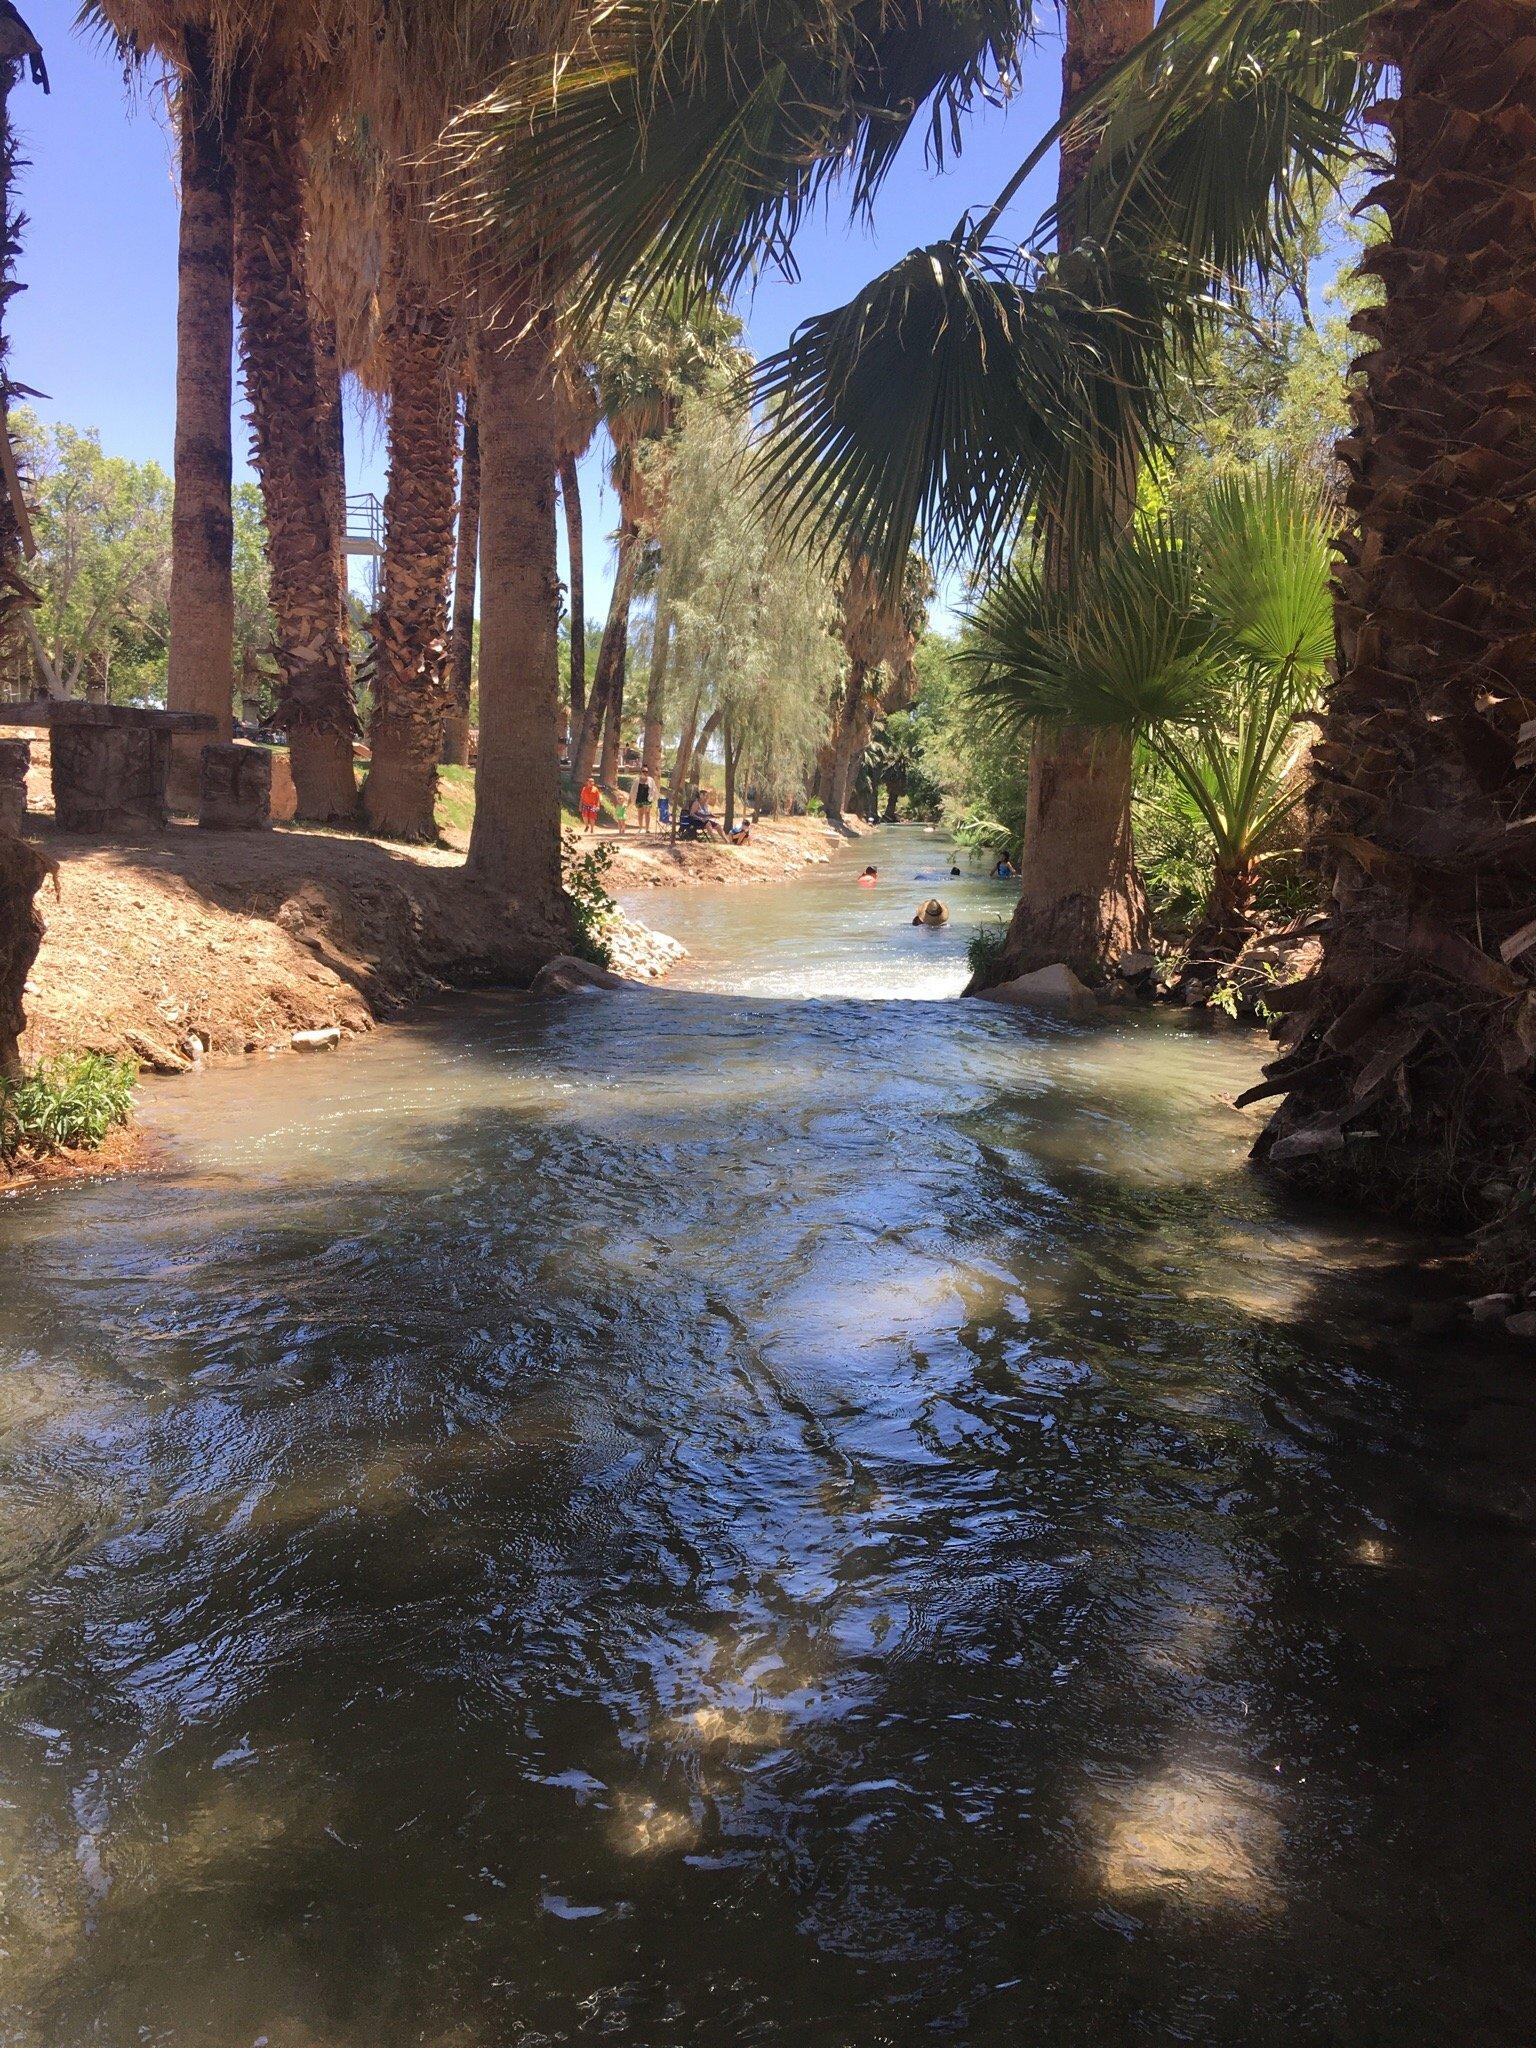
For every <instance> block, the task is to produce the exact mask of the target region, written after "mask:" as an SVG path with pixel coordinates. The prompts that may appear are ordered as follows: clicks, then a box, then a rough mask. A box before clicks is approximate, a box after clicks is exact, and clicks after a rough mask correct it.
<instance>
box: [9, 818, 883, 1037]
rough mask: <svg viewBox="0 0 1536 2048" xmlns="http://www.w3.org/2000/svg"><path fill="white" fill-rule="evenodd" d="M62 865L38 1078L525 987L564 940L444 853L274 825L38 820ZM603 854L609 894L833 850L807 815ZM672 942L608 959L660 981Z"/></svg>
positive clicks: (631, 934) (660, 939) (40, 966)
mask: <svg viewBox="0 0 1536 2048" xmlns="http://www.w3.org/2000/svg"><path fill="white" fill-rule="evenodd" d="M32 827H33V831H34V834H35V837H36V840H37V844H38V845H39V846H40V847H41V849H42V851H43V852H44V853H45V854H46V855H47V856H48V858H49V859H50V860H52V861H54V862H55V863H56V864H57V866H58V884H57V890H56V891H55V890H54V889H53V888H52V887H50V886H48V885H46V884H45V886H44V889H43V893H42V895H41V896H40V897H39V899H38V900H39V905H40V908H41V909H42V912H43V916H44V918H45V920H46V922H47V926H48V932H47V936H46V938H45V939H44V941H43V946H42V950H41V952H40V953H39V955H38V958H37V964H36V966H35V967H34V968H33V971H32V977H31V980H30V981H29V982H28V984H27V994H26V1010H27V1034H26V1037H25V1039H24V1040H23V1044H22V1056H23V1058H24V1059H26V1060H27V1061H28V1063H29V1064H30V1063H31V1062H34V1061H36V1060H40V1059H47V1058H51V1057H54V1056H56V1055H59V1054H63V1053H71V1052H79V1051H94V1052H105V1053H131V1054H133V1056H134V1057H135V1058H136V1059H138V1061H139V1062H140V1064H141V1065H143V1066H146V1067H150V1068H153V1069H155V1070H157V1071H159V1072H162V1073H176V1072H180V1071H182V1070H183V1069H184V1068H186V1067H188V1066H190V1065H191V1064H192V1063H193V1062H194V1061H196V1060H198V1059H203V1058H206V1059H210V1060H220V1059H231V1058H238V1057H240V1056H241V1055H243V1054H247V1053H261V1052H275V1051H279V1050H287V1049H288V1048H289V1047H290V1046H291V1045H292V1043H293V1039H294V1034H295V1033H296V1032H308V1031H327V1030H330V1029H332V1028H336V1029H339V1030H340V1031H341V1032H342V1033H344V1034H348V1035H350V1034H354V1033H357V1032H363V1031H368V1030H371V1029H372V1027H373V1025H374V1023H375V1022H376V1021H378V1020H379V1019H380V1018H385V1017H390V1016H393V1015H396V1014H397V1013H398V1012H399V1011H401V1010H402V1009H404V1008H405V1007H406V1005H408V1004H409V1003H412V1002H414V1001H416V1000H418V999H419V998H421V997H422V996H425V995H430V994H432V993H435V992H436V991H438V990H440V989H442V988H445V987H448V988H464V987H472V986H476V985H483V984H495V983H501V984H505V985H507V986H511V987H517V986H519V985H523V984H526V983H527V982H528V981H530V980H531V979H532V978H533V976H534V974H535V973H537V971H538V969H539V968H540V967H541V966H542V965H543V964H544V962H545V961H546V960H548V959H550V958H552V957H553V956H554V955H555V954H556V953H559V952H561V951H563V950H565V947H566V944H567V940H566V937H565V935H563V934H561V933H557V932H554V931H543V930H540V929H537V928H530V927H529V925H528V924H527V922H526V920H525V918H524V916H523V915H522V913H521V912H520V911H519V908H518V906H517V905H516V903H515V902H514V903H512V904H510V905H508V904H506V903H505V902H503V901H501V900H500V899H497V898H494V897H492V896H490V895H488V894H487V893H486V892H484V891H482V890H479V889H476V888H475V887H474V886H473V885H471V884H470V883H468V882H467V881H466V880H465V878H464V875H463V871H462V870H463V856H462V854H461V853H460V852H459V851H457V850H455V849H453V848H451V847H448V848H443V847H404V846H397V845H393V844H388V843H386V842H384V841H382V840H375V839H365V838H361V837H359V836H357V835H355V834H353V833H342V832H326V831H322V830H318V829H312V828H298V827H282V826H280V827H278V828H276V829H275V830H273V831H271V832H257V833H249V834H235V833H225V832H218V833H210V832H201V831H199V830H198V829H197V827H196V826H193V825H185V824H180V825H172V826H171V827H170V828H169V829H168V830H167V831H166V832H165V833H164V834H163V835H162V836H161V837H159V838H156V839H153V840H148V841H144V842H141V843H135V844H123V843H120V842H116V841H113V842H110V843H108V842H103V841H100V840H94V839H86V838H80V837H77V836H76V835H73V834H66V833H61V832H58V831H57V830H55V828H54V826H53V823H52V820H51V819H50V818H47V817H34V818H33V820H32ZM603 843H604V844H607V845H612V846H613V848H614V860H613V865H612V868H611V869H610V872H609V877H608V879H609V884H610V886H611V887H612V888H613V889H615V890H616V891H626V890H635V889H642V888H667V887H676V886H679V885H683V884H688V883H694V882H772V881H781V880H784V879H786V878H788V877H790V876H792V875H797V874H803V873H804V871H805V869H806V867H807V865H809V864H814V863H818V862H822V861H825V860H827V859H829V858H830V857H831V855H832V853H833V852H834V851H835V850H836V849H837V847H838V846H840V845H841V844H843V843H844V841H843V838H842V837H840V836H839V835H838V834H837V833H835V832H833V831H832V830H831V829H830V828H829V827H828V826H827V825H825V824H824V823H823V822H822V821H821V820H819V819H815V818H784V819H771V820H767V821H765V822H764V823H762V824H760V825H759V826H757V827H756V828H755V829H754V832H753V839H752V844H751V845H749V846H746V847H740V848H738V847H733V846H721V845H719V844H718V843H694V844H690V845H678V846H673V845H670V844H669V843H668V841H667V840H666V839H665V838H663V837H660V836H658V837H656V838H654V839H651V840H642V839H640V837H639V836H638V835H636V834H631V835H629V837H628V838H627V840H625V841H624V842H622V843H621V842H618V841H616V840H612V839H605V840H604V841H603ZM681 953H682V948H681V947H679V946H677V945H676V944H675V942H674V941H672V940H670V939H668V938H666V937H665V935H664V934H661V933H654V932H650V931H648V930H647V928H646V927H645V926H644V925H641V924H638V923H636V922H634V921H628V922H626V923H625V924H624V925H623V926H622V928H621V929H620V930H619V932H618V933H617V934H616V945H615V964H616V966H617V967H618V968H619V970H620V972H622V973H624V974H627V975H630V976H632V977H633V978H635V979H637V980H644V979H653V978H657V977H659V976H660V975H662V974H665V973H666V972H667V970H668V968H669V967H670V966H672V965H673V964H674V962H675V960H676V959H677V958H679V957H680V956H681Z"/></svg>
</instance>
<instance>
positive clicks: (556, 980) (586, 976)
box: [528, 953, 625, 996]
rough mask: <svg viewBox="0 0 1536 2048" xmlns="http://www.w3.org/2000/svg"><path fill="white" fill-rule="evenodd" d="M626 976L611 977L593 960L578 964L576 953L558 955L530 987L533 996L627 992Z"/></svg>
mask: <svg viewBox="0 0 1536 2048" xmlns="http://www.w3.org/2000/svg"><path fill="white" fill-rule="evenodd" d="M624 986H625V983H624V978H623V976H622V975H618V974H611V973H610V972H609V971H608V969H607V968H606V967H598V966H596V965H595V964H594V963H593V962H592V961H591V960H578V959H577V958H576V956H575V954H574V953H557V954H556V956H555V958H554V959H553V960H546V961H545V963H544V965H543V966H542V967H541V968H540V969H539V971H538V973H537V974H536V975H535V976H534V977H533V980H532V982H531V984H530V985H529V989H528V993H529V995H531V996H570V995H589V994H591V993H593V992H594V991H595V990H597V989H603V988H623V987H624Z"/></svg>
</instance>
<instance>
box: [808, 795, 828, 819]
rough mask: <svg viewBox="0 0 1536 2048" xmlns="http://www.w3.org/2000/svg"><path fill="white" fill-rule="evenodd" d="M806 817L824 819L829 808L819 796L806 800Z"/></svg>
mask: <svg viewBox="0 0 1536 2048" xmlns="http://www.w3.org/2000/svg"><path fill="white" fill-rule="evenodd" d="M805 815H806V816H807V817H808V818H824V817H825V816H826V815H827V807H826V805H825V804H824V803H823V802H822V800H821V798H820V797H819V796H812V797H807V798H806V800H805Z"/></svg>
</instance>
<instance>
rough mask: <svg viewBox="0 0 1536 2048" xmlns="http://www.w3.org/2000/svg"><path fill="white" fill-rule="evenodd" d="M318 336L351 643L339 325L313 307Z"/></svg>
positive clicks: (337, 551) (325, 443)
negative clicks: (337, 342) (337, 336)
mask: <svg viewBox="0 0 1536 2048" xmlns="http://www.w3.org/2000/svg"><path fill="white" fill-rule="evenodd" d="M310 325H311V327H312V328H313V331H314V337H315V390H316V393H317V394H318V397H319V401H320V446H321V449H322V451H323V453H324V477H325V516H326V522H327V524H328V525H329V527H330V533H331V555H332V559H333V562H334V566H335V570H336V588H337V589H338V591H339V592H340V593H341V617H342V630H343V631H344V633H345V634H346V636H347V646H348V649H349V650H350V648H351V644H352V599H351V584H350V581H349V579H348V576H347V550H346V546H345V542H346V537H347V424H346V415H345V414H344V412H343V410H342V404H341V353H340V350H339V349H338V348H337V346H336V322H335V321H334V320H327V319H324V318H323V317H322V316H321V315H320V314H318V313H317V312H315V310H314V308H313V306H311V308H310Z"/></svg>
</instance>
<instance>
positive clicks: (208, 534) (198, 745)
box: [166, 23, 242, 810]
mask: <svg viewBox="0 0 1536 2048" xmlns="http://www.w3.org/2000/svg"><path fill="white" fill-rule="evenodd" d="M241 85H242V81H241V78H240V76H239V74H238V72H237V73H236V74H235V75H234V76H231V77H228V78H224V79H221V78H220V76H219V73H218V68H217V63H216V53H215V49H214V44H213V39H212V38H211V37H210V35H209V34H208V31H207V29H206V28H205V27H203V26H201V25H199V24H196V23H189V24H188V26H187V27H186V28H185V29H184V31H183V33H182V67H181V76H180V84H179V87H178V90H177V96H176V97H177V116H178V121H179V125H180V129H181V215H180V227H179V234H180V249H179V256H178V265H177V269H178V276H179V280H180V281H179V286H178V291H177V302H176V449H175V461H174V465H173V469H174V498H173V501H172V511H171V592H170V642H169V652H168V657H167V662H166V702H167V704H168V705H169V707H170V709H171V710H173V711H196V712H201V713H203V714H205V715H206V716H208V717H211V718H213V719H214V720H215V721H216V729H215V737H216V738H217V739H221V740H227V739H228V738H229V735H230V731H231V721H232V716H233V707H234V688H235V681H234V659H235V656H234V650H235V591H234V579H233V574H232V562H233V552H234V517H233V512H232V509H231V498H230V493H231V486H232V478H233V466H234V447H233V434H232V430H231V408H232V403H233V390H232V378H231V374H230V363H231V358H232V356H233V352H234V263H235V239H234V219H235V216H234V196H235V193H234V186H235V180H234V163H233V158H232V155H231V133H230V110H231V102H232V101H233V100H236V99H238V97H239V95H240V92H241ZM202 744H203V743H202V741H201V739H200V738H194V739H181V738H177V739H174V740H173V741H172V743H171V778H170V784H169V794H170V798H171V801H172V803H173V804H175V805H176V806H177V807H178V808H180V809H186V810H195V809H196V807H197V803H198V800H199V789H200V785H201V752H202Z"/></svg>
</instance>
